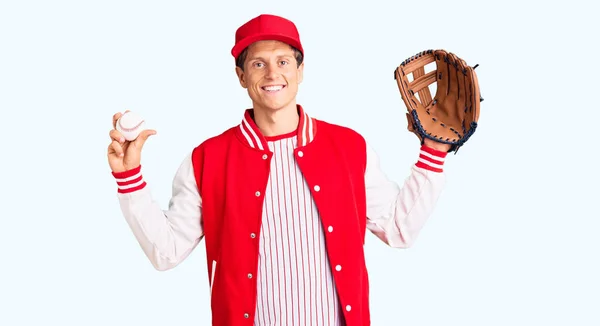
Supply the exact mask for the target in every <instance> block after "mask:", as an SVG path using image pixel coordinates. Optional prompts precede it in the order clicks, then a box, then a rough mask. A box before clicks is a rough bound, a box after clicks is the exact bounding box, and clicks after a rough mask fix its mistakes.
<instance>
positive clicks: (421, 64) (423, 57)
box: [394, 50, 483, 153]
mask: <svg viewBox="0 0 600 326" xmlns="http://www.w3.org/2000/svg"><path fill="white" fill-rule="evenodd" d="M432 62H435V69H433V70H432V71H431V72H428V73H425V66H426V65H427V64H430V63H432ZM475 68H477V65H475V67H470V66H469V65H467V63H466V62H465V61H464V60H462V59H461V58H459V57H457V56H456V55H455V54H453V53H451V52H447V51H445V50H427V51H423V52H420V53H417V54H416V55H414V56H412V57H410V58H408V59H406V60H404V61H403V62H402V63H401V64H400V66H398V67H397V68H396V70H395V71H394V79H396V81H397V82H398V88H399V89H400V95H401V96H402V100H403V101H404V104H405V105H406V108H407V109H408V112H407V113H406V117H407V120H408V130H409V131H411V132H413V133H415V134H416V135H417V137H419V140H420V141H421V144H423V140H424V138H429V139H432V140H435V141H437V142H441V143H445V144H450V145H451V148H450V152H455V153H456V152H457V151H458V149H459V148H460V147H461V146H463V145H464V144H465V142H466V141H467V140H468V139H469V137H471V136H472V135H473V133H474V132H475V129H476V128H477V121H478V119H479V106H480V102H481V101H483V98H481V96H480V93H479V83H478V81H477V75H476V74H475V70H474V69H475ZM411 74H412V80H409V76H410V75H411ZM432 84H434V85H435V87H436V90H435V96H433V98H432V94H431V91H430V89H429V87H430V85H432Z"/></svg>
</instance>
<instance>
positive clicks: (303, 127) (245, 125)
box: [238, 105, 317, 151]
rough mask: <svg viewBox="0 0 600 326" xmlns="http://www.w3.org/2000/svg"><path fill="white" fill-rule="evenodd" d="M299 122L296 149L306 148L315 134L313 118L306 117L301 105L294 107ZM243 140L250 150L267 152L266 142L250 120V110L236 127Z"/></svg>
mask: <svg viewBox="0 0 600 326" xmlns="http://www.w3.org/2000/svg"><path fill="white" fill-rule="evenodd" d="M296 106H297V108H298V114H299V115H300V121H299V123H298V130H297V132H298V147H302V146H306V145H308V144H309V143H310V142H312V141H313V140H314V139H315V135H316V133H317V124H316V121H315V119H314V118H311V117H309V116H308V114H307V113H306V112H304V109H303V108H302V106H301V105H296ZM238 128H239V131H240V133H241V134H242V136H243V139H244V140H246V142H247V143H248V145H249V146H250V147H252V148H257V149H259V150H261V151H267V150H269V146H268V145H267V140H266V138H265V137H264V136H263V134H262V133H261V132H260V129H259V128H258V126H257V125H256V123H255V122H254V119H252V109H248V110H246V112H245V113H244V118H243V119H242V122H241V123H240V124H239V126H238Z"/></svg>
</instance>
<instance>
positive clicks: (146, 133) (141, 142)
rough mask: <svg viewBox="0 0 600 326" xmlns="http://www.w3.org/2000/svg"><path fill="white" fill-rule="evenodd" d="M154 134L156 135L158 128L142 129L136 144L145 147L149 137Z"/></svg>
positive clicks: (140, 147)
mask: <svg viewBox="0 0 600 326" xmlns="http://www.w3.org/2000/svg"><path fill="white" fill-rule="evenodd" d="M152 135H156V130H153V129H146V130H144V131H142V132H141V133H140V134H139V135H138V137H137V138H136V139H135V141H134V143H135V146H136V147H137V148H139V149H140V150H141V149H142V147H144V144H145V143H146V140H148V137H150V136H152Z"/></svg>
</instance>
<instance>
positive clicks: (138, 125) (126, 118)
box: [116, 111, 146, 141]
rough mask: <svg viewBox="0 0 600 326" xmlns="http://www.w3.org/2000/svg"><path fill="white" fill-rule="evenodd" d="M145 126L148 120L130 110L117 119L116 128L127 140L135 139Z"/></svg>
mask: <svg viewBox="0 0 600 326" xmlns="http://www.w3.org/2000/svg"><path fill="white" fill-rule="evenodd" d="M145 126H146V122H145V121H144V119H143V118H142V117H141V116H140V115H138V114H136V113H133V112H131V111H129V112H126V113H124V114H123V115H122V116H121V117H120V118H119V120H117V126H116V129H117V130H118V131H119V132H120V133H121V134H122V135H123V137H125V139H126V140H128V141H133V140H135V139H136V138H137V137H138V135H139V134H140V133H141V132H142V131H143V130H144V128H145Z"/></svg>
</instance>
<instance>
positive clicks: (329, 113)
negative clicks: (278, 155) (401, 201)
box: [0, 0, 600, 326]
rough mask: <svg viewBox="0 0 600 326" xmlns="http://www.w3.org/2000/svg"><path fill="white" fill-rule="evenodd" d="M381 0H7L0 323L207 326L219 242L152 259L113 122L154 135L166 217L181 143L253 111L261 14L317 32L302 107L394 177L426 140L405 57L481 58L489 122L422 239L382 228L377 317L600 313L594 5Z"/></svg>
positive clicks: (458, 160) (154, 178)
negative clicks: (252, 39)
mask: <svg viewBox="0 0 600 326" xmlns="http://www.w3.org/2000/svg"><path fill="white" fill-rule="evenodd" d="M383 3H384V1H363V2H361V3H360V4H349V3H348V2H337V3H334V2H330V1H305V2H300V1H290V2H287V3H286V2H283V1H280V2H272V1H235V2H234V1H222V2H220V4H217V2H216V1H215V2H212V3H208V4H201V2H200V1H64V0H63V1H23V0H21V1H16V0H13V1H2V2H1V4H0V109H1V112H2V115H1V118H0V120H1V121H2V122H3V123H2V127H1V128H0V133H1V136H2V137H1V139H2V152H1V154H0V155H1V157H2V160H1V164H2V165H1V169H0V177H1V179H0V187H1V188H0V190H1V193H0V194H1V195H0V201H1V203H2V208H3V212H2V223H1V224H0V250H1V256H0V264H1V265H0V325H6V326H13V325H36V326H37V325H61V326H66V325H78V326H81V325H86V326H91V325H146V326H150V325H161V326H162V325H208V324H209V321H210V310H209V302H208V300H209V288H208V283H207V281H208V279H207V278H208V277H207V274H206V264H205V253H204V250H205V249H204V245H203V243H202V245H200V246H199V247H198V248H197V250H196V251H195V252H194V253H193V254H192V256H191V257H189V258H188V260H187V261H185V262H184V263H183V264H182V265H180V266H179V267H177V268H176V269H174V270H171V271H168V272H157V271H155V270H154V269H153V268H152V266H151V265H150V263H149V262H148V260H147V259H146V257H145V256H144V254H143V253H142V251H141V249H140V248H139V246H138V244H137V243H136V241H135V239H134V237H133V235H132V233H131V231H130V230H129V228H128V226H127V224H126V222H125V220H124V218H123V217H122V215H121V212H120V210H119V206H118V202H117V198H116V184H115V182H114V180H113V179H112V177H111V175H110V172H109V167H108V164H107V160H106V147H107V146H108V143H109V137H108V132H109V129H110V128H111V116H112V115H113V113H115V112H117V111H123V110H125V109H130V110H135V111H137V112H139V113H140V114H142V115H143V116H144V117H145V118H146V119H147V121H148V124H149V126H150V127H152V128H155V129H156V130H157V131H158V134H157V135H156V136H153V137H152V138H150V139H149V140H148V143H147V144H146V146H145V149H144V153H143V161H142V164H143V165H144V175H145V177H146V179H147V181H148V182H149V184H150V186H151V188H152V191H153V194H154V196H155V198H157V199H158V200H159V201H160V202H161V203H162V205H163V207H165V208H166V207H167V204H168V199H169V196H170V191H171V188H170V187H171V181H172V178H173V176H174V173H175V170H176V168H177V167H178V166H179V164H180V163H181V160H182V159H183V158H184V157H185V155H186V154H188V153H189V151H191V149H192V148H193V147H194V146H196V145H197V144H199V143H200V142H201V141H203V140H204V139H206V138H208V137H210V136H213V135H216V134H218V133H220V132H222V131H223V130H225V129H226V128H228V127H230V126H233V125H234V124H237V123H239V121H240V120H241V117H242V116H241V115H242V112H243V110H244V109H245V108H246V107H248V106H249V105H250V102H249V100H248V97H247V94H246V93H245V91H244V90H243V89H242V88H241V87H240V86H239V84H238V81H237V78H236V76H235V74H234V62H233V59H232V57H231V56H230V53H229V51H230V49H231V46H232V45H233V41H234V32H235V29H236V28H237V27H238V26H239V25H240V24H241V23H243V22H245V21H246V20H248V19H250V18H252V17H254V16H256V15H258V14H260V13H274V14H279V15H283V16H286V17H288V18H290V19H292V20H293V21H295V22H296V24H297V25H298V28H299V29H300V33H301V37H302V40H303V43H304V46H305V50H306V68H305V80H304V83H303V84H302V85H301V88H300V95H299V98H298V100H299V103H301V104H302V105H303V106H304V107H305V109H306V110H307V111H308V113H309V114H311V115H313V116H315V117H317V118H320V119H324V120H328V121H330V122H334V123H339V124H343V125H346V126H349V127H352V128H354V129H356V130H358V131H359V132H361V133H362V134H363V135H365V137H367V139H368V140H369V142H370V143H371V144H372V145H373V147H374V148H375V149H376V150H377V151H378V153H379V155H380V156H381V159H382V164H383V168H384V169H385V171H386V172H387V173H388V175H389V176H390V177H391V178H393V179H394V180H396V181H397V182H399V183H402V182H403V180H404V178H405V177H406V176H407V175H408V173H409V168H410V166H411V165H412V164H413V163H414V162H415V161H416V159H417V155H418V143H417V140H416V137H414V135H412V134H410V133H408V132H407V130H406V120H405V116H404V111H405V108H404V104H403V103H402V101H401V98H400V95H399V92H398V89H397V86H396V82H395V81H394V80H393V78H392V71H393V69H394V68H395V67H396V66H397V65H398V64H399V63H400V62H401V61H402V60H404V59H405V58H406V57H409V56H411V55H412V54H414V53H416V52H418V51H421V50H425V49H429V48H445V49H448V50H450V51H453V52H455V53H457V54H458V55H459V56H461V57H463V58H464V59H466V60H467V62H468V63H469V64H471V65H474V64H476V63H479V64H480V67H479V68H477V73H478V76H479V80H480V83H481V87H482V95H483V97H484V98H485V101H484V102H483V103H482V110H481V119H480V129H478V131H477V132H476V133H475V135H474V137H473V138H472V139H471V140H470V141H469V142H468V143H467V145H466V146H465V147H464V148H462V149H461V150H460V151H459V152H458V154H457V155H450V156H449V158H448V161H447V163H446V171H447V175H448V185H447V188H446V190H445V191H444V193H443V196H442V198H441V199H440V201H439V204H438V206H437V207H436V210H435V213H434V215H433V216H432V217H431V220H430V221H429V222H428V223H427V225H426V227H425V229H424V230H423V232H422V234H421V236H420V238H419V239H418V241H417V243H416V244H415V246H414V247H413V248H410V249H409V250H394V249H390V248H388V247H386V246H385V245H384V244H383V243H381V242H379V241H378V240H377V239H376V238H375V237H374V236H373V235H371V234H369V236H368V239H367V240H368V241H367V246H366V252H367V257H368V267H369V271H370V277H371V285H372V287H371V298H372V299H371V300H372V321H373V325H376V326H380V325H411V326H421V325H435V326H439V325H461V326H466V325H477V326H482V325H486V326H491V325H502V326H505V325H511V326H513V325H528V326H530V325H577V326H583V325H600V317H599V312H598V311H599V310H598V309H599V307H600V297H599V294H598V293H599V291H600V282H599V281H598V275H599V274H600V267H598V257H599V249H600V239H599V238H600V237H599V236H598V234H599V231H600V223H599V222H598V220H599V218H600V214H599V213H598V210H597V205H598V199H597V197H598V193H599V191H598V181H599V176H598V160H597V159H596V158H595V157H596V151H597V148H598V145H597V142H598V139H599V138H598V137H597V136H598V133H597V130H598V126H599V124H598V118H599V114H598V110H599V109H600V108H599V107H598V102H597V100H596V96H597V94H598V76H599V74H600V71H599V69H598V66H597V65H596V61H597V60H596V59H595V58H594V56H595V55H596V54H597V52H596V51H597V50H598V45H597V44H598V39H597V33H598V30H600V26H599V25H600V24H599V23H598V19H597V17H596V14H597V12H598V11H597V9H596V8H597V7H596V8H594V7H593V6H592V5H588V4H585V3H591V2H585V1H564V2H556V1H547V2H534V1H510V2H509V1H504V2H493V3H491V2H475V1H428V2H416V1H393V2H390V4H388V5H385V4H383ZM392 3H393V4H392ZM343 11H345V13H344V12H343ZM594 31H595V32H594Z"/></svg>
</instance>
